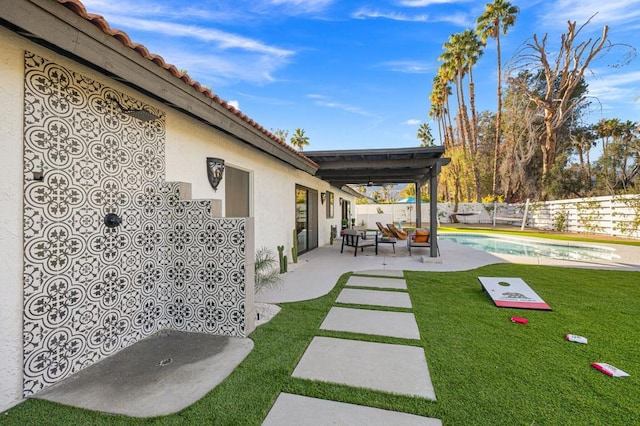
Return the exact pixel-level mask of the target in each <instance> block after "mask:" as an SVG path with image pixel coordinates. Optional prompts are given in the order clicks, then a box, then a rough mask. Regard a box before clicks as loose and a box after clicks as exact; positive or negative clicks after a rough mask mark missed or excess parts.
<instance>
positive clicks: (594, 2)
mask: <svg viewBox="0 0 640 426" xmlns="http://www.w3.org/2000/svg"><path fill="white" fill-rule="evenodd" d="M541 9H542V10H545V11H546V12H545V13H543V14H542V16H541V22H542V23H543V24H544V27H543V28H545V27H549V26H551V27H555V28H566V27H567V21H576V22H577V23H578V25H580V24H583V23H585V22H586V21H587V20H588V19H589V18H590V17H591V16H593V15H594V14H595V13H597V15H596V16H594V17H593V20H592V21H591V24H590V26H591V27H593V29H594V30H595V29H596V28H598V27H600V29H602V26H603V25H609V26H612V27H613V26H619V25H621V24H629V23H633V22H634V21H637V20H638V19H640V0H616V1H602V0H581V1H579V2H578V1H575V0H555V1H553V2H549V3H548V4H547V5H546V6H545V5H543V6H542V7H541Z"/></svg>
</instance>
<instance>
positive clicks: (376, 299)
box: [336, 288, 411, 308]
mask: <svg viewBox="0 0 640 426" xmlns="http://www.w3.org/2000/svg"><path fill="white" fill-rule="evenodd" d="M336 302H338V303H348V304H353V305H372V306H389V307H392V308H411V299H409V294H408V293H404V292H399V291H380V290H360V289H355V288H343V289H342V291H341V292H340V294H339V295H338V298H337V299H336Z"/></svg>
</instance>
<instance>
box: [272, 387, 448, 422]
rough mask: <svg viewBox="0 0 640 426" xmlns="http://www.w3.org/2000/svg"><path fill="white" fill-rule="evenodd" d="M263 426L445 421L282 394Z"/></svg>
mask: <svg viewBox="0 0 640 426" xmlns="http://www.w3.org/2000/svg"><path fill="white" fill-rule="evenodd" d="M262 425H263V426H299V425H305V426H325V425H345V426H346V425H368V426H388V425H403V426H442V421H441V420H439V419H434V418H431V417H422V416H416V415H415V414H409V413H400V412H398V411H389V410H382V409H380V408H373V407H363V406H362V405H355V404H347V403H344V402H336V401H328V400H326V399H317V398H310V397H308V396H300V395H292V394H289V393H281V394H280V395H278V399H276V402H275V404H273V407H271V411H269V414H267V417H266V418H265V419H264V422H263V423H262Z"/></svg>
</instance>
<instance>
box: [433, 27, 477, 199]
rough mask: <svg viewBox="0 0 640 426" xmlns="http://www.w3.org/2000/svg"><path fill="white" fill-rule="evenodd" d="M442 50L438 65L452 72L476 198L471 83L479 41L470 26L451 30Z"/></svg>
mask: <svg viewBox="0 0 640 426" xmlns="http://www.w3.org/2000/svg"><path fill="white" fill-rule="evenodd" d="M443 47H444V49H445V51H444V53H443V54H442V55H440V57H439V58H438V59H440V60H441V61H444V63H443V64H442V66H441V68H444V69H445V70H447V71H448V72H449V75H450V74H451V73H453V81H454V84H455V85H456V88H457V89H458V90H457V95H458V110H459V113H458V124H459V127H460V135H461V139H462V147H463V149H464V151H465V152H466V155H467V157H468V160H469V164H470V166H471V169H472V172H473V183H474V190H475V198H476V199H477V200H478V201H479V200H480V172H479V170H478V167H477V164H476V161H475V157H476V151H477V146H478V140H477V117H476V113H475V93H474V92H475V90H474V84H473V71H472V70H473V66H474V65H475V64H476V62H477V61H478V58H480V56H481V55H482V53H483V52H482V43H481V42H480V40H478V37H477V36H476V35H475V34H474V32H473V31H471V30H466V31H463V32H461V33H458V34H453V35H451V37H449V40H448V41H447V42H446V43H445V44H444V46H443ZM465 76H467V77H468V81H469V102H470V106H471V116H472V119H471V120H469V115H468V113H467V107H466V105H465V96H464V88H463V84H462V83H463V80H464V77H465Z"/></svg>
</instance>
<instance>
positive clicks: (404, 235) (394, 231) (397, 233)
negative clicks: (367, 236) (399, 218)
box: [387, 223, 407, 240]
mask: <svg viewBox="0 0 640 426" xmlns="http://www.w3.org/2000/svg"><path fill="white" fill-rule="evenodd" d="M387 228H388V229H389V231H391V233H392V234H393V236H394V237H396V238H397V239H399V240H406V239H407V233H406V232H404V231H403V230H402V229H398V228H396V226H395V225H394V224H393V223H387Z"/></svg>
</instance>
